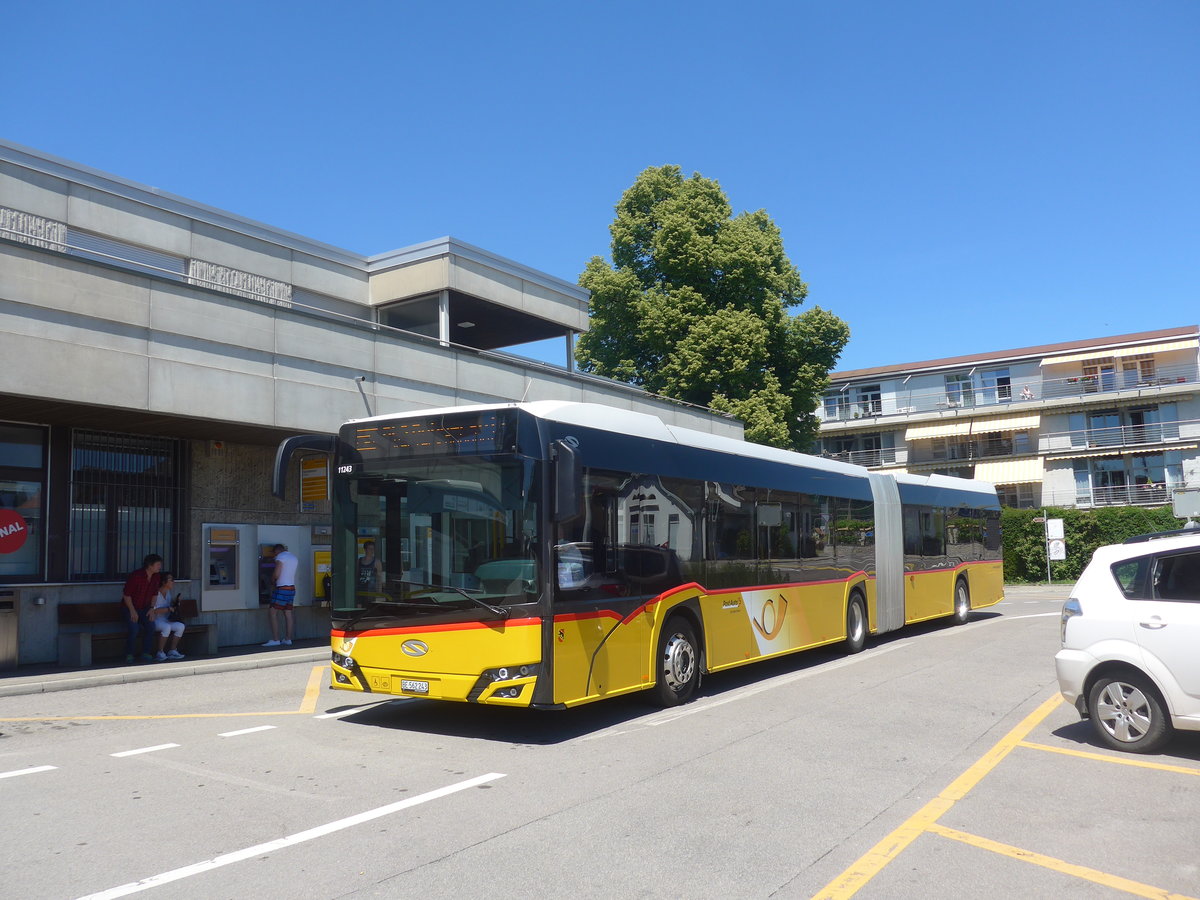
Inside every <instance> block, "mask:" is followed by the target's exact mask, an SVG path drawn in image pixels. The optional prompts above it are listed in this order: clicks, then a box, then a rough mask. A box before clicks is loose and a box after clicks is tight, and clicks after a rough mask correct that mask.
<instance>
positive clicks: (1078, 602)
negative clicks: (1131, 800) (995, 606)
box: [1054, 530, 1200, 753]
mask: <svg viewBox="0 0 1200 900" xmlns="http://www.w3.org/2000/svg"><path fill="white" fill-rule="evenodd" d="M1054 666H1055V669H1056V670H1057V671H1058V686H1059V689H1060V690H1061V691H1062V694H1063V696H1064V697H1066V698H1067V699H1068V700H1069V701H1071V702H1072V703H1073V704H1075V708H1076V709H1078V710H1079V715H1080V716H1081V717H1083V718H1085V719H1088V718H1090V719H1091V721H1092V726H1093V728H1094V730H1095V732H1096V735H1097V736H1098V737H1099V738H1100V740H1101V741H1103V742H1104V743H1105V744H1106V745H1108V746H1109V747H1112V748H1113V749H1116V750H1129V751H1132V752H1134V753H1153V752H1155V751H1156V750H1158V749H1159V748H1161V747H1162V746H1163V745H1164V744H1166V742H1167V741H1168V740H1170V738H1171V732H1172V730H1173V729H1175V728H1179V729H1187V730H1190V731H1200V531H1196V530H1192V531H1185V532H1176V533H1173V534H1172V535H1170V536H1162V537H1158V536H1154V535H1150V536H1147V537H1146V538H1133V539H1131V540H1129V541H1126V542H1125V543H1124V544H1114V545H1111V546H1108V547H1100V548H1099V549H1098V550H1096V552H1095V554H1094V555H1093V556H1092V561H1091V562H1090V563H1088V566H1087V568H1086V569H1084V571H1083V575H1082V576H1080V578H1079V581H1078V582H1076V584H1075V587H1074V588H1073V589H1072V590H1071V599H1069V600H1068V601H1067V602H1066V603H1065V604H1063V611H1062V649H1061V650H1060V651H1058V654H1057V655H1056V656H1055V657H1054Z"/></svg>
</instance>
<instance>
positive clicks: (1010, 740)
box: [813, 693, 1062, 900]
mask: <svg viewBox="0 0 1200 900" xmlns="http://www.w3.org/2000/svg"><path fill="white" fill-rule="evenodd" d="M1061 702H1062V695H1061V694H1057V693H1056V694H1055V695H1054V696H1053V697H1051V698H1049V699H1048V700H1046V701H1045V702H1044V703H1043V704H1042V705H1041V706H1039V707H1038V708H1037V709H1035V710H1034V711H1033V712H1031V713H1030V714H1029V715H1027V716H1026V717H1025V718H1024V719H1022V720H1021V722H1020V724H1018V725H1017V726H1016V727H1015V728H1013V730H1012V731H1010V732H1009V733H1008V734H1006V735H1005V736H1004V737H1002V738H1001V739H1000V741H999V742H998V743H997V744H996V745H995V746H994V747H992V749H991V750H989V751H988V752H987V753H985V754H984V755H983V756H982V757H980V759H979V760H978V761H977V762H975V763H974V764H973V765H972V766H971V767H970V768H969V769H967V770H966V771H965V772H963V773H962V774H961V775H959V776H958V777H957V778H955V779H954V781H952V782H950V785H949V786H948V787H947V788H946V789H945V790H944V791H942V792H941V793H940V794H938V795H937V796H936V797H935V798H933V799H932V800H930V801H929V802H928V803H926V804H925V805H924V806H923V807H921V809H919V810H918V811H917V812H916V813H914V814H913V815H912V816H910V817H909V818H908V819H907V820H906V821H905V822H904V823H903V824H901V825H900V827H898V828H897V829H896V830H895V831H893V832H892V833H891V834H889V835H888V836H887V837H885V838H884V839H883V840H882V841H880V842H879V843H878V844H876V845H875V846H874V847H872V848H871V849H870V850H868V851H867V852H866V853H865V854H864V855H863V856H862V857H860V858H859V859H858V860H856V861H855V862H854V863H852V864H851V865H850V867H849V868H847V869H846V871H844V872H842V874H841V875H839V876H837V878H835V879H833V881H831V882H829V884H827V885H825V887H824V888H822V889H821V890H820V891H818V892H817V893H816V894H814V895H813V900H845V898H847V897H852V896H854V894H855V893H857V892H858V890H859V889H860V888H861V887H862V886H863V885H864V884H866V883H867V882H868V881H870V880H871V879H872V878H874V877H875V876H876V875H878V874H879V873H880V871H882V870H883V867H884V866H886V865H887V864H888V863H890V862H891V861H892V860H893V859H895V858H896V857H897V856H898V855H899V854H900V852H901V851H902V850H904V848H905V847H907V846H908V845H909V844H911V843H912V842H913V841H914V840H916V839H917V837H919V836H920V834H921V832H923V831H928V830H930V829H931V827H932V826H933V825H934V824H936V822H937V820H938V819H939V818H940V817H941V816H942V814H943V813H945V812H946V811H947V810H948V809H950V808H951V807H952V806H954V804H955V803H957V802H958V801H959V800H961V799H962V798H963V797H964V796H966V794H967V792H968V791H969V790H971V788H973V787H975V785H977V784H979V782H980V781H982V780H983V777H984V776H985V775H987V774H988V773H989V772H990V771H992V769H994V768H995V767H996V766H997V765H998V764H999V763H1000V761H1001V760H1003V759H1004V757H1006V756H1007V755H1008V754H1009V753H1011V752H1012V750H1013V748H1014V747H1016V746H1017V744H1019V743H1020V742H1021V741H1022V740H1024V738H1025V736H1026V735H1027V734H1029V732H1031V731H1033V729H1034V728H1036V727H1037V726H1038V725H1039V724H1040V723H1041V722H1042V720H1043V719H1045V718H1046V716H1048V715H1050V713H1051V712H1052V711H1053V710H1054V708H1055V707H1057V706H1058V705H1059V704H1060V703H1061Z"/></svg>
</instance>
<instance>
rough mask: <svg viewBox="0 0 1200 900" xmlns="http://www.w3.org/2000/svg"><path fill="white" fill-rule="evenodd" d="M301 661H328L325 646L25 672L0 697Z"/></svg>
mask: <svg viewBox="0 0 1200 900" xmlns="http://www.w3.org/2000/svg"><path fill="white" fill-rule="evenodd" d="M304 662H329V650H328V649H327V648H325V647H322V648H320V649H317V650H293V651H290V652H289V651H286V650H284V651H280V652H275V653H271V654H255V655H252V656H246V657H243V658H241V659H237V658H235V659H222V660H214V661H212V662H202V663H186V664H184V665H179V664H178V663H173V662H166V663H157V664H154V665H146V664H143V665H142V666H140V667H132V668H131V669H130V670H129V671H117V672H105V673H101V674H96V675H90V674H79V675H74V676H69V677H58V676H54V675H50V676H47V677H44V678H38V677H37V676H27V678H28V680H26V681H22V682H19V683H16V684H3V683H0V697H19V696H22V695H26V694H48V693H53V692H55V691H74V690H80V689H82V688H90V687H102V686H104V685H110V684H136V683H138V682H140V681H159V680H161V679H164V678H184V677H186V676H189V675H214V674H216V673H218V672H235V671H239V670H242V669H269V668H273V667H275V666H286V665H290V664H292V663H304Z"/></svg>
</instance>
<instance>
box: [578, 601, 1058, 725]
mask: <svg viewBox="0 0 1200 900" xmlns="http://www.w3.org/2000/svg"><path fill="white" fill-rule="evenodd" d="M1059 615H1061V613H1059V612H1048V613H1033V614H1031V615H1027V616H1009V615H1003V616H996V617H994V618H989V619H979V620H976V621H974V622H969V623H967V624H966V625H962V626H959V627H957V628H945V629H942V630H941V631H937V632H934V633H932V634H925V635H921V636H920V637H911V638H903V639H901V640H898V641H894V642H892V643H890V644H886V645H884V646H882V647H873V648H871V649H869V650H866V651H864V652H862V653H856V654H854V655H853V656H847V657H845V658H843V659H839V660H836V661H834V662H830V663H825V664H823V665H819V666H814V667H812V668H808V669H804V670H802V671H799V672H790V673H788V674H787V675H778V676H776V677H775V678H769V679H767V680H766V681H760V682H758V683H756V684H752V685H748V686H746V687H742V688H737V689H735V690H733V691H730V692H729V693H727V694H723V695H722V696H720V697H719V698H716V699H713V700H697V701H695V702H694V703H689V704H687V705H686V706H681V707H676V708H674V709H669V710H664V711H662V712H658V713H651V714H650V715H648V716H646V717H644V718H641V719H638V720H637V721H636V722H634V723H631V724H632V725H633V727H632V728H631V727H624V728H620V729H617V728H616V727H615V726H614V728H613V729H611V730H609V729H606V730H604V731H597V732H594V733H592V734H589V735H586V736H584V737H581V738H578V739H577V740H578V741H579V742H581V743H582V742H583V741H594V740H596V739H597V738H607V737H616V736H617V735H619V734H627V733H629V732H631V731H636V730H638V729H639V728H643V727H655V726H658V725H666V724H668V723H670V722H674V721H675V720H676V719H682V718H683V717H684V716H692V715H695V714H696V713H701V712H707V711H708V710H710V709H713V708H714V707H717V706H723V705H725V704H726V703H733V702H734V701H737V700H745V699H747V698H748V697H753V696H754V695H755V694H761V693H762V692H763V691H769V690H772V689H774V688H777V687H783V686H784V685H787V684H792V683H793V682H796V681H800V680H802V679H805V678H810V677H812V676H814V675H821V674H824V673H825V672H832V671H833V670H834V669H840V668H843V667H844V666H850V665H855V664H857V663H861V662H867V661H869V660H871V659H874V658H875V657H876V656H879V655H880V654H881V653H891V652H892V651H893V650H899V649H900V648H902V647H908V646H911V645H912V644H915V643H920V642H922V641H929V640H932V639H933V638H935V637H941V638H951V637H956V636H958V635H961V634H965V633H966V632H968V631H971V630H972V629H975V628H983V627H985V626H989V625H994V624H996V623H999V622H1015V621H1017V620H1019V619H1041V618H1048V617H1050V616H1059Z"/></svg>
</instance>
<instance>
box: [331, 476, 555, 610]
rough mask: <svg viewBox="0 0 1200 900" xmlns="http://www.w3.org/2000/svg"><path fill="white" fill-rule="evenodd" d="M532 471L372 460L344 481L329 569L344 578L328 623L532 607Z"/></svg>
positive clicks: (337, 588) (535, 591)
mask: <svg viewBox="0 0 1200 900" xmlns="http://www.w3.org/2000/svg"><path fill="white" fill-rule="evenodd" d="M535 473H536V466H535V464H534V463H533V462H532V461H530V460H527V459H524V458H521V457H517V456H491V457H478V456H475V457H459V458H450V459H445V458H442V459H413V458H410V459H399V460H397V459H390V460H383V461H373V462H372V463H371V464H370V466H369V467H368V468H367V469H366V471H362V472H358V473H356V474H354V475H351V476H348V477H347V478H346V480H345V481H344V482H342V484H340V485H339V488H340V490H339V496H341V497H343V498H344V502H343V504H342V515H341V516H340V521H339V523H338V525H337V526H335V527H337V528H339V529H341V534H340V535H338V537H337V538H336V539H335V542H334V543H335V560H334V569H335V571H338V572H346V573H349V574H350V577H348V578H342V579H339V583H338V584H336V585H334V588H333V591H334V604H333V607H334V608H333V611H332V612H333V617H334V618H335V619H341V620H346V619H350V618H355V619H358V618H362V617H363V616H364V614H370V615H372V616H375V615H379V616H387V617H401V618H404V617H408V616H419V617H424V616H429V615H436V614H438V613H440V612H443V611H452V610H462V611H464V612H467V611H470V614H471V615H478V616H479V617H481V618H488V617H492V616H494V614H495V613H503V611H504V610H503V609H502V607H507V606H511V605H513V604H518V603H530V602H533V601H535V600H536V599H537V596H538V567H537V563H536V553H535V549H536V546H537V541H536V535H537V521H538V517H537V504H536V501H535V500H534V498H533V494H534V484H535V483H536V482H535V480H534V479H535ZM339 550H340V551H341V552H340V553H339ZM337 556H342V560H341V562H340V564H339V561H338V559H337ZM351 556H353V557H354V558H353V559H349V558H347V557H351Z"/></svg>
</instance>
